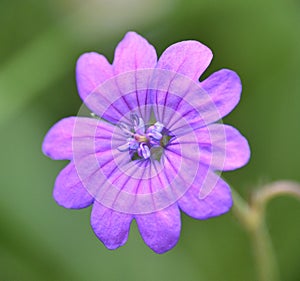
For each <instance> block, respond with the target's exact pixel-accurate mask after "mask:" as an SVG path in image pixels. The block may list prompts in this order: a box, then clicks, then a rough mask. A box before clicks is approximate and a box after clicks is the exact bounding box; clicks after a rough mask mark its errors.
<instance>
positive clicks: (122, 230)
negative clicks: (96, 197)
mask: <svg viewBox="0 0 300 281" xmlns="http://www.w3.org/2000/svg"><path fill="white" fill-rule="evenodd" d="M132 218H133V216H132V215H130V214H124V213H120V212H117V211H114V210H112V209H109V208H106V207H104V206H103V205H101V204H100V203H99V202H97V201H95V202H94V206H93V209H92V213H91V226H92V229H93V231H94V233H95V234H96V236H97V237H98V239H99V240H100V241H101V242H102V243H103V244H104V245H105V247H106V248H107V249H109V250H115V249H117V248H119V247H121V246H123V245H124V244H125V243H126V241H127V238H128V234H129V230H130V224H131V221H132Z"/></svg>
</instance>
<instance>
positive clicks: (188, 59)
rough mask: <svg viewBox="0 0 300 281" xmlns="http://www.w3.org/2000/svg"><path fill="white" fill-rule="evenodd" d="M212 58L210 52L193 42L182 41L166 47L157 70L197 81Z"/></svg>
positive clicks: (203, 46)
mask: <svg viewBox="0 0 300 281" xmlns="http://www.w3.org/2000/svg"><path fill="white" fill-rule="evenodd" d="M212 58H213V54H212V51H211V50H210V49H209V48H208V47H207V46H205V45H203V44H202V43H200V42H198V41H194V40H188V41H182V42H178V43H175V44H173V45H171V46H170V47H168V48H167V49H166V50H165V51H164V52H163V53H162V55H161V57H160V59H159V61H158V64H157V68H162V69H166V70H170V71H173V72H176V73H179V74H182V75H185V76H187V77H189V78H191V79H192V80H195V81H196V80H198V79H199V77H200V76H201V75H202V73H203V72H204V71H205V70H206V68H207V67H208V66H209V64H210V62H211V60H212Z"/></svg>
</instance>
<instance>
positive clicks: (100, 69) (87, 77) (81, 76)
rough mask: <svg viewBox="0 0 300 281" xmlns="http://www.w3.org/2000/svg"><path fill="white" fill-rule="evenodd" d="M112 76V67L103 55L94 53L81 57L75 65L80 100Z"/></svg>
mask: <svg viewBox="0 0 300 281" xmlns="http://www.w3.org/2000/svg"><path fill="white" fill-rule="evenodd" d="M112 76H113V70H112V66H111V65H110V63H109V62H108V61H107V59H106V58H105V57H104V56H103V55H100V54H98V53H95V52H91V53H85V54H83V55H81V56H80V57H79V59H78V61H77V65H76V81H77V87H78V92H79V95H80V97H81V98H82V100H85V99H86V97H87V96H88V95H89V94H90V93H92V91H93V90H95V89H96V88H97V86H99V85H100V84H101V83H103V82H104V81H106V80H108V79H110V78H111V77H112Z"/></svg>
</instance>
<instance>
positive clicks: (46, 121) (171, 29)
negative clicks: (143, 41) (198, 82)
mask: <svg viewBox="0 0 300 281" xmlns="http://www.w3.org/2000/svg"><path fill="white" fill-rule="evenodd" d="M128 30H134V31H137V32H139V33H140V34H142V35H143V36H145V37H146V38H147V39H148V40H149V41H150V42H151V43H152V44H153V45H154V46H155V47H156V49H157V51H158V54H161V53H162V51H163V50H164V49H165V48H166V47H167V46H168V45H170V44H172V43H174V42H177V41H181V40H186V39H195V40H198V41H201V42H203V43H204V44H206V45H208V46H209V47H210V48H211V49H212V50H213V52H214V54H215V56H214V60H213V62H212V64H211V66H210V67H209V68H208V70H207V71H206V73H205V75H204V77H205V76H208V75H209V74H211V73H212V72H214V71H215V70H217V69H220V68H224V67H226V68H230V69H233V70H235V71H236V72H238V73H239V75H240V76H241V79H242V82H243V95H242V100H241V102H240V104H239V106H238V107H237V108H236V109H235V110H234V111H233V112H232V113H231V114H230V115H229V116H228V117H226V118H225V119H224V122H225V123H229V124H232V125H234V126H235V127H237V128H239V129H240V131H241V132H242V133H243V134H244V135H245V136H246V137H247V138H248V139H249V142H250V145H251V148H252V159H251V162H250V163H249V164H248V165H247V166H246V167H244V168H243V169H240V170H238V171H234V172H230V173H224V174H223V176H224V178H225V179H226V180H227V181H228V182H229V183H230V184H231V185H232V186H233V187H234V188H235V189H236V190H238V191H239V192H240V193H241V194H242V195H243V196H244V197H247V196H248V195H249V193H250V192H251V190H253V189H255V188H258V187H259V186H261V185H263V184H264V183H268V182H271V181H274V180H278V179H292V180H296V181H300V173H299V159H300V150H299V144H300V122H299V121H300V118H299V117H300V114H299V109H300V36H299V34H300V32H299V31H300V2H299V0H264V1H261V0H251V1H250V0H245V1H237V0H227V1H221V0H219V1H218V0H177V1H176V0H127V1H125V0H111V1H109V0H98V1H96V0H94V1H93V0H86V1H80V0H51V1H50V0H47V1H37V0H24V1H21V0H15V1H11V0H0V132H1V137H0V147H1V148H0V150H1V156H0V159H1V162H0V280H3V281H27V280H28V281H35V280H37V281H40V280H45V281H48V280H49V281H53V280H56V281H68V280H70V281H99V280H122V281H126V280H128V281H139V280H143V281H154V280H155V281H156V280H172V281H181V280H186V281H193V280H198V281H200V280H214V281H219V280H222V281H235V280H237V281H240V280H243V281H253V280H256V277H255V268H254V263H253V259H252V252H251V246H250V243H249V237H248V236H247V234H246V233H245V231H244V230H243V229H242V228H241V227H240V225H239V224H238V222H237V221H236V219H235V218H234V217H233V215H232V213H228V214H226V215H224V216H222V217H218V218H214V219H211V220H208V221H196V220H193V219H191V218H189V217H187V216H185V215H182V220H183V227H182V235H181V238H180V241H179V243H178V245H177V246H176V247H175V248H174V249H173V250H172V251H170V252H168V253H166V254H164V255H157V254H154V253H153V252H152V251H151V250H150V249H149V248H148V247H147V246H146V245H145V244H144V243H143V241H142V239H141V238H140V236H139V233H138V230H137V228H136V225H135V224H133V225H132V229H131V233H130V236H129V241H128V243H127V244H126V245H125V246H124V247H122V248H120V249H118V250H116V251H109V250H107V249H105V247H104V246H103V245H102V244H101V243H100V242H99V241H98V240H97V238H96V237H95V236H94V234H93V232H92V230H91V228H90V225H89V214H90V211H91V210H90V208H87V209H84V210H81V211H76V210H67V209H64V208H62V207H60V206H58V205H56V203H55V201H54V200H53V198H52V187H53V184H54V180H55V177H56V175H57V174H58V172H59V171H60V169H61V168H62V167H63V166H64V165H65V164H66V162H63V161H57V162H56V161H52V160H50V159H48V158H46V157H45V156H44V155H43V154H42V152H41V143H42V140H43V137H44V135H45V133H46V132H47V130H48V129H49V128H50V126H52V125H53V124H54V123H55V122H56V121H58V120H59V119H61V118H63V117H66V116H69V115H76V113H77V111H78V109H79V107H80V105H81V101H80V99H79V97H78V95H77V90H76V84H75V77H74V69H75V63H76V60H77V58H78V56H79V55H80V54H82V53H84V52H86V51H98V52H101V53H102V54H105V55H106V56H107V57H108V58H109V59H110V60H112V58H113V50H114V48H115V46H116V44H117V43H118V42H119V41H120V40H121V38H122V37H123V36H124V34H125V33H126V32H127V31H128ZM299 218H300V202H299V201H297V200H296V199H294V198H289V197H282V198H277V199H275V200H273V201H272V202H271V203H270V204H269V205H268V209H267V223H268V227H269V229H270V233H271V237H272V240H273V244H274V248H275V251H276V254H277V257H278V264H279V269H280V272H281V278H282V280H284V281H298V280H300V268H299V260H300V243H299V238H300V220H299ZM270 281H271V280H270Z"/></svg>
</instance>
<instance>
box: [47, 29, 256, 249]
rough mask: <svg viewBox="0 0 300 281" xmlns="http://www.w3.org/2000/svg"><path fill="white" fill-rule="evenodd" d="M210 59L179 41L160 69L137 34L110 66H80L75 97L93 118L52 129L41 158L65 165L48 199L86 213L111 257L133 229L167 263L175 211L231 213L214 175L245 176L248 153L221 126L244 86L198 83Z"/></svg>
mask: <svg viewBox="0 0 300 281" xmlns="http://www.w3.org/2000/svg"><path fill="white" fill-rule="evenodd" d="M211 59H212V53H211V51H210V49H209V48H207V47H206V46H204V45H202V44H201V43H199V42H197V41H183V42H179V43H176V44H174V45H172V46H170V47H169V48H167V49H166V50H165V51H164V52H163V54H162V55H161V57H160V58H159V60H157V55H156V51H155V49H154V48H153V46H152V45H150V44H149V43H148V42H147V41H146V40H145V39H144V38H143V37H141V36H139V35H138V34H136V33H134V32H129V33H127V34H126V36H125V37H124V39H123V40H122V41H121V42H120V43H119V45H118V46H117V48H116V51H115V56H114V61H113V63H112V64H110V63H109V62H108V61H107V60H106V58H105V57H104V56H102V55H100V54H97V53H86V54H83V55H82V56H81V57H80V58H79V60H78V62H77V68H76V79H77V85H78V91H79V95H80V97H81V98H82V100H83V102H84V104H85V105H86V106H87V107H88V108H89V110H90V111H91V116H77V117H69V118H65V119H63V120H61V121H59V122H58V123H57V124H55V125H54V126H53V127H52V128H51V129H50V131H49V132H48V134H47V135H46V137H45V140H44V143H43V152H44V153H45V154H46V155H47V156H49V157H50V158H52V159H55V160H56V159H57V160H63V159H67V160H70V163H69V164H68V165H67V166H66V167H65V168H64V169H63V170H62V171H61V172H60V174H59V175H58V177H57V179H56V182H55V187H54V198H55V200H56V201H57V203H58V204H59V205H62V206H64V207H66V208H74V209H80V208H85V207H88V206H90V205H93V207H92V213H91V225H92V228H93V230H94V232H95V234H96V235H97V237H98V238H99V239H100V240H101V241H102V242H103V243H104V245H105V246H106V247H107V248H108V249H116V248H118V247H120V246H122V245H124V244H125V243H126V240H127V237H128V233H129V229H130V224H131V222H132V220H134V219H135V220H136V223H137V226H138V229H139V231H140V234H141V236H142V238H143V240H144V241H145V243H146V244H147V245H148V246H149V247H150V248H151V249H152V250H153V251H155V252H156V253H164V252H166V251H168V250H170V249H171V248H172V247H174V246H175V245H176V243H177V241H178V239H179V236H180V230H181V220H180V210H182V211H183V212H185V213H186V214H188V215H189V216H191V217H193V218H196V219H208V218H211V217H215V216H219V215H221V214H224V213H226V212H227V211H228V210H229V209H230V208H231V205H232V198H231V192H230V188H229V186H228V185H227V183H226V182H224V180H222V178H220V176H219V174H218V173H219V171H228V170H234V169H237V168H240V167H242V166H244V165H245V164H246V163H247V162H248V160H249V156H250V151H249V146H248V143H247V141H246V139H245V138H244V137H243V136H242V135H241V134H240V133H239V132H238V131H237V130H236V129H234V128H233V127H231V126H228V125H223V124H221V123H220V122H218V121H219V120H220V119H221V118H222V117H223V116H225V115H227V114H228V113H229V112H230V111H231V110H232V109H233V108H234V107H235V106H236V104H237V103H238V102H239V99H240V94H241V82H240V79H239V77H238V76H237V74H236V73H235V72H233V71H230V70H227V69H222V70H220V71H217V72H216V73H214V74H212V75H211V76H209V77H208V78H207V79H205V80H204V81H201V82H199V80H198V79H199V77H200V75H201V74H202V73H203V72H204V71H205V69H206V68H207V67H208V65H209V63H210V61H211ZM216 122H218V123H216Z"/></svg>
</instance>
